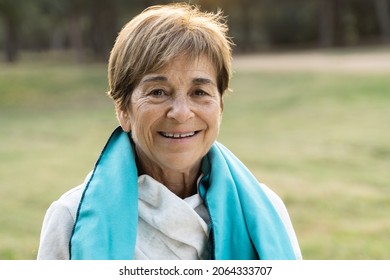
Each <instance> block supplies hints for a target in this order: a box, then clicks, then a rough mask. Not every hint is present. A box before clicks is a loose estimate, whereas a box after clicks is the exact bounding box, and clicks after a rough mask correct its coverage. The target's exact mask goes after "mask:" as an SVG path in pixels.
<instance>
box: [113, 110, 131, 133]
mask: <svg viewBox="0 0 390 280" xmlns="http://www.w3.org/2000/svg"><path fill="white" fill-rule="evenodd" d="M116 116H117V118H118V121H119V124H120V125H121V127H122V129H123V131H125V132H130V130H131V122H130V116H129V113H128V112H126V111H122V110H120V109H118V108H116Z"/></svg>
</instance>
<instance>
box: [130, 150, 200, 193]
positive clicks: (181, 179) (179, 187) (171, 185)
mask: <svg viewBox="0 0 390 280" xmlns="http://www.w3.org/2000/svg"><path fill="white" fill-rule="evenodd" d="M137 168H138V175H142V174H146V175H149V176H151V177H153V178H154V179H155V180H156V181H158V182H160V183H161V184H163V185H164V186H166V187H167V188H168V189H169V190H170V191H171V192H173V193H174V194H176V195H177V196H178V197H181V198H183V199H184V198H186V197H189V196H191V195H193V194H195V193H196V192H197V180H198V178H199V176H200V162H199V163H198V164H196V165H195V166H194V167H193V168H191V169H189V170H172V169H169V168H161V167H160V166H158V165H156V164H154V163H153V162H150V161H148V160H147V159H145V158H144V157H142V156H141V157H139V156H137Z"/></svg>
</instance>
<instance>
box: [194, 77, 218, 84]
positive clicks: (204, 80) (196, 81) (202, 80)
mask: <svg viewBox="0 0 390 280" xmlns="http://www.w3.org/2000/svg"><path fill="white" fill-rule="evenodd" d="M192 83H193V84H195V85H207V84H211V85H215V83H214V82H213V81H212V80H210V79H207V78H195V79H193V80H192Z"/></svg>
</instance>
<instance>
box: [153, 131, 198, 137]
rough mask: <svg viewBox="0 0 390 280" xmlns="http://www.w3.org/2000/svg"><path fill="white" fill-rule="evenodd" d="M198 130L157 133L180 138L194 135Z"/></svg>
mask: <svg viewBox="0 0 390 280" xmlns="http://www.w3.org/2000/svg"><path fill="white" fill-rule="evenodd" d="M199 131H200V130H197V131H191V132H181V133H179V132H159V134H160V135H161V136H163V137H165V138H171V139H182V138H189V137H192V136H194V135H196V134H197V133H198V132H199Z"/></svg>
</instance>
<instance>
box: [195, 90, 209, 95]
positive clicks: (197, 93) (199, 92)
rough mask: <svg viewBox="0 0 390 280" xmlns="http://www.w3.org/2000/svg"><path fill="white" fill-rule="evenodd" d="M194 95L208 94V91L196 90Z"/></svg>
mask: <svg viewBox="0 0 390 280" xmlns="http://www.w3.org/2000/svg"><path fill="white" fill-rule="evenodd" d="M194 95H195V96H204V95H207V93H206V92H205V91H203V90H196V91H195V92H194Z"/></svg>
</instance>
